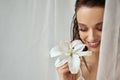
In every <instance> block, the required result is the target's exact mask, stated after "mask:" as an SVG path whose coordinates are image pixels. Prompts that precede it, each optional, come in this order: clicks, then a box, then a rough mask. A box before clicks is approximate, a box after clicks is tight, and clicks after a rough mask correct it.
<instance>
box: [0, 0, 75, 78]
mask: <svg viewBox="0 0 120 80" xmlns="http://www.w3.org/2000/svg"><path fill="white" fill-rule="evenodd" d="M74 2H75V1H74V0H71V1H70V0H0V80H57V75H56V71H55V67H54V64H53V62H54V61H53V60H52V59H51V58H50V57H49V50H50V49H51V48H52V47H53V46H55V45H56V44H58V42H59V41H61V40H69V39H70V25H71V20H72V16H73V8H74Z"/></svg>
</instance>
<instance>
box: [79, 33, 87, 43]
mask: <svg viewBox="0 0 120 80" xmlns="http://www.w3.org/2000/svg"><path fill="white" fill-rule="evenodd" d="M79 35H80V39H81V40H82V41H83V42H85V38H86V34H85V33H83V32H79Z"/></svg>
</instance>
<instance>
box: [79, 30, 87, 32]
mask: <svg viewBox="0 0 120 80" xmlns="http://www.w3.org/2000/svg"><path fill="white" fill-rule="evenodd" d="M79 31H82V32H85V31H87V30H86V29H79Z"/></svg>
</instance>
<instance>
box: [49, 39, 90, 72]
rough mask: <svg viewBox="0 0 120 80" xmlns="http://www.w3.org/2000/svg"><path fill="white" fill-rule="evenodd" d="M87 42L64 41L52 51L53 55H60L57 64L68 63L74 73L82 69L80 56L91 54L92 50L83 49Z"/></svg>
mask: <svg viewBox="0 0 120 80" xmlns="http://www.w3.org/2000/svg"><path fill="white" fill-rule="evenodd" d="M84 48H85V44H83V43H82V42H81V41H80V40H74V41H72V42H62V43H60V44H59V45H58V46H55V47H53V48H52V49H51V51H50V56H51V57H58V58H57V60H56V62H55V66H56V67H60V66H62V65H64V64H65V63H68V66H69V70H70V72H71V73H72V74H75V73H78V71H79V70H80V56H90V55H91V52H90V51H83V49H84Z"/></svg>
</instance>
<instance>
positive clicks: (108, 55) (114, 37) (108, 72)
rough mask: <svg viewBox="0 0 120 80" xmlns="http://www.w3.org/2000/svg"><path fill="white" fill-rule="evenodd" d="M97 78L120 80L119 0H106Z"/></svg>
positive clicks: (100, 79) (99, 79) (101, 79)
mask: <svg viewBox="0 0 120 80" xmlns="http://www.w3.org/2000/svg"><path fill="white" fill-rule="evenodd" d="M97 80H120V0H114V1H113V0H106V8H105V16H104V24H103V34H102V44H101V51H100V61H99V68H98V77H97Z"/></svg>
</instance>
